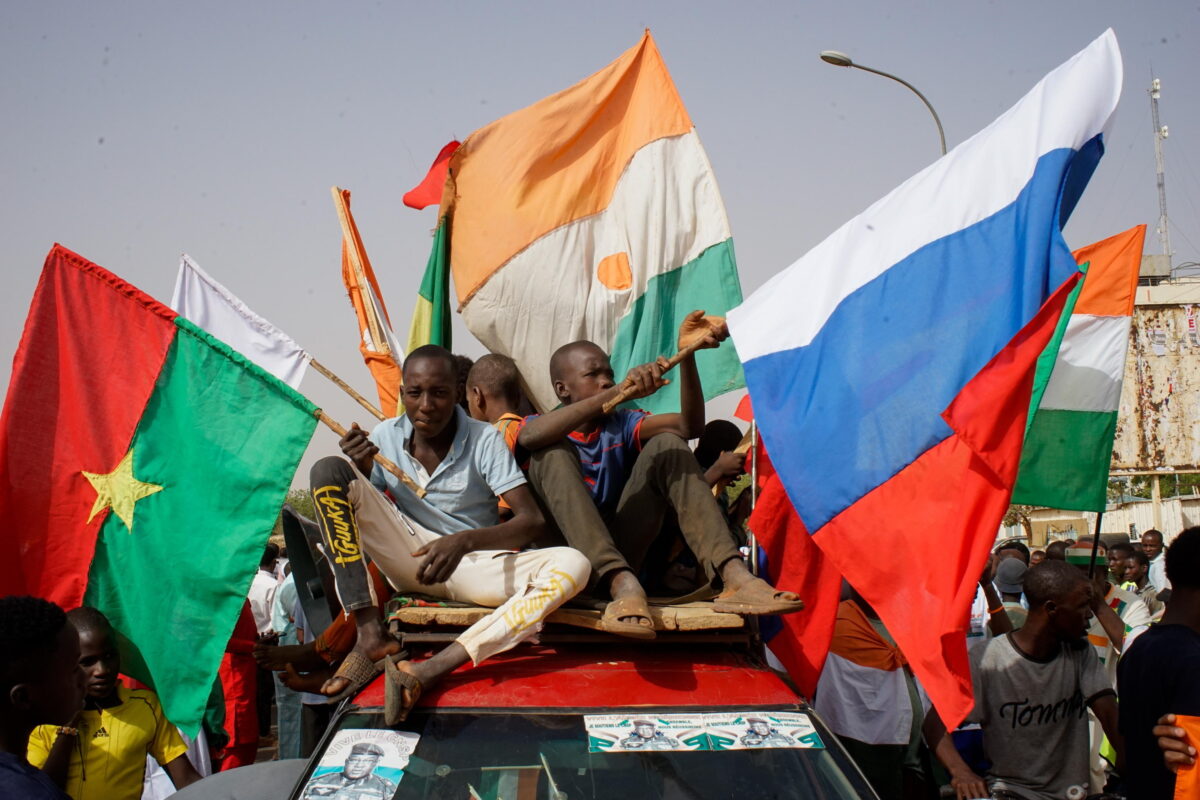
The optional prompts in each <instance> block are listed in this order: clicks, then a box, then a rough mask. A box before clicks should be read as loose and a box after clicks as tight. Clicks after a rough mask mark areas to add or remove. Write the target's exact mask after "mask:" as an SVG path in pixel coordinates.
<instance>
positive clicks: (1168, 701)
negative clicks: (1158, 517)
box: [1117, 528, 1200, 800]
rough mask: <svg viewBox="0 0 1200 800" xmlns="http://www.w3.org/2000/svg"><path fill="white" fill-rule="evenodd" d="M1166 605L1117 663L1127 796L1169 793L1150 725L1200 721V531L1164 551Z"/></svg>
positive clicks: (1149, 798) (1142, 799)
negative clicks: (1183, 718) (1169, 719)
mask: <svg viewBox="0 0 1200 800" xmlns="http://www.w3.org/2000/svg"><path fill="white" fill-rule="evenodd" d="M1166 560H1167V577H1168V578H1169V579H1170V581H1171V586H1172V594H1171V601H1170V602H1169V603H1168V604H1167V610H1166V611H1165V612H1164V613H1163V618H1162V622H1160V623H1159V624H1158V625H1154V626H1152V627H1151V628H1150V629H1149V630H1148V631H1146V632H1145V633H1143V634H1142V635H1141V636H1140V637H1138V639H1137V641H1135V642H1134V643H1133V644H1132V645H1131V646H1130V648H1129V650H1128V652H1126V653H1125V655H1124V656H1123V657H1122V658H1121V661H1120V662H1119V663H1118V664H1117V689H1118V692H1119V694H1120V697H1121V733H1122V734H1123V735H1124V736H1125V743H1126V749H1127V753H1128V754H1127V756H1126V760H1127V762H1128V768H1127V770H1126V772H1127V773H1128V775H1127V777H1126V780H1125V787H1126V789H1127V792H1128V795H1129V796H1130V797H1136V798H1139V800H1157V798H1170V797H1172V796H1173V795H1174V786H1175V776H1174V775H1173V774H1172V773H1171V771H1170V770H1168V769H1167V767H1166V765H1165V764H1164V763H1163V757H1162V751H1161V750H1160V749H1159V746H1158V741H1157V736H1156V735H1155V732H1154V727H1155V725H1156V724H1157V723H1158V721H1159V718H1160V717H1162V716H1163V715H1165V714H1174V715H1176V716H1180V715H1187V716H1191V717H1200V528H1188V529H1187V530H1185V531H1184V532H1183V533H1181V534H1179V536H1177V537H1176V538H1175V541H1174V542H1172V543H1171V546H1170V548H1169V549H1168V550H1167V555H1166Z"/></svg>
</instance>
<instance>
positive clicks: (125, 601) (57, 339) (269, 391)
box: [0, 245, 316, 734]
mask: <svg viewBox="0 0 1200 800" xmlns="http://www.w3.org/2000/svg"><path fill="white" fill-rule="evenodd" d="M315 411H316V408H315V407H314V406H313V405H312V404H311V403H310V402H309V401H307V400H305V399H304V398H303V397H302V396H301V395H299V394H298V393H297V392H296V391H295V390H293V389H292V388H291V387H289V386H288V385H287V384H285V383H283V382H282V381H280V380H278V379H277V378H275V377H274V376H272V375H270V374H269V373H267V372H265V371H264V370H262V369H261V368H259V367H257V366H255V365H254V364H253V363H251V362H250V361H248V360H246V359H245V358H244V357H242V356H241V355H239V354H238V353H236V352H234V351H233V350H231V349H230V348H229V347H228V346H226V345H225V344H223V343H221V342H219V341H218V340H216V339H214V338H213V337H212V336H210V335H208V334H207V333H205V332H204V331H203V330H201V329H200V328H197V327H196V326H195V325H193V324H192V323H190V322H188V321H187V320H186V319H183V318H182V317H179V316H177V315H176V314H175V312H174V311H172V310H171V309H169V308H167V307H166V306H164V305H162V304H161V303H159V302H157V301H156V300H154V299H152V298H150V297H149V296H147V295H146V294H144V293H142V292H141V291H139V290H138V289H136V288H135V287H133V286H130V285H129V284H128V283H126V282H124V281H123V280H121V279H120V278H118V277H116V276H115V275H113V274H112V273H110V272H108V271H107V270H105V269H103V268H102V267H99V266H97V265H95V264H93V263H91V262H89V261H87V260H86V259H84V258H81V257H80V256H78V255H76V254H75V253H72V252H71V251H69V250H67V249H65V248H63V247H61V246H59V245H55V246H54V248H53V249H52V250H51V251H50V254H49V256H48V257H47V258H46V264H45V267H44V268H43V270H42V276H41V280H40V281H39V282H38V286H37V290H36V291H35V293H34V296H33V303H32V305H31V307H30V310H29V317H28V319H27V320H26V322H25V331H24V333H23V335H22V337H21V344H20V346H19V347H18V349H17V354H16V357H15V358H14V359H13V374H12V380H11V382H10V383H9V387H8V397H7V399H6V400H5V403H4V412H3V415H2V416H0V508H3V509H4V516H5V525H4V528H3V531H2V532H0V595H8V594H31V595H37V596H39V597H45V598H48V599H50V600H53V601H55V602H57V603H58V604H59V605H61V606H63V607H64V608H66V609H71V608H75V607H77V606H79V605H81V604H87V605H92V606H96V607H97V608H99V609H100V610H101V611H103V612H104V613H105V614H106V615H107V616H108V618H109V619H110V620H111V621H112V623H113V625H114V627H115V628H116V630H117V632H118V634H119V640H120V642H121V646H122V656H123V665H122V666H123V671H124V672H125V673H126V674H129V675H131V676H133V677H135V678H137V679H138V680H140V681H143V682H145V683H147V684H149V685H151V686H153V687H154V688H155V690H156V691H157V692H158V694H159V696H160V697H161V699H162V702H163V707H164V709H165V710H166V714H167V716H168V718H169V719H170V720H171V721H172V722H173V723H175V724H176V725H179V726H180V727H182V728H183V729H184V730H185V731H187V732H188V733H189V734H194V733H195V731H196V729H197V727H198V726H199V723H200V718H201V715H202V713H203V710H204V705H205V701H206V700H207V698H208V694H209V690H210V689H211V688H212V684H213V680H214V679H215V677H216V674H217V668H218V666H219V664H220V661H221V654H222V652H223V651H224V649H225V643H226V642H227V641H229V637H230V634H231V632H232V631H233V626H234V623H235V621H236V620H237V617H238V613H239V611H240V609H241V607H242V603H243V601H244V599H245V597H246V593H247V592H248V591H249V588H250V582H251V581H252V580H253V577H254V571H255V568H256V567H257V564H258V559H259V558H260V556H261V555H262V549H263V547H264V546H265V545H266V542H267V537H268V536H270V533H271V528H272V526H273V525H274V523H275V519H276V517H277V516H278V515H279V509H280V507H281V506H282V505H283V499H284V495H285V494H286V492H287V488H288V486H289V485H290V483H291V480H292V475H293V474H294V473H295V471H296V466H297V464H298V463H299V461H300V457H301V456H302V455H303V453H304V449H305V447H307V445H308V441H309V439H310V438H311V436H312V432H313V427H314V426H315V424H316V418H315V417H314V413H315Z"/></svg>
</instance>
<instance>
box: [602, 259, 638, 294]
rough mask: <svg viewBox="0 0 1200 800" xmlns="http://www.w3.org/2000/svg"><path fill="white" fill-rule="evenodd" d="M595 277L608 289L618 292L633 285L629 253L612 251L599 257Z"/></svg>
mask: <svg viewBox="0 0 1200 800" xmlns="http://www.w3.org/2000/svg"><path fill="white" fill-rule="evenodd" d="M596 277H597V278H599V279H600V282H601V283H603V284H604V285H605V286H607V287H608V288H609V289H613V290H614V291H618V292H619V291H622V290H624V289H628V288H629V287H630V286H633V270H631V269H630V268H629V255H628V254H626V253H623V252H622V253H613V254H612V255H611V256H605V257H604V258H602V259H600V263H599V264H597V265H596Z"/></svg>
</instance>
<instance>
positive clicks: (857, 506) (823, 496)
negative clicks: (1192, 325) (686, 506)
mask: <svg viewBox="0 0 1200 800" xmlns="http://www.w3.org/2000/svg"><path fill="white" fill-rule="evenodd" d="M1121 77H1122V72H1121V58H1120V52H1119V50H1118V47H1117V40H1116V36H1115V35H1114V34H1113V32H1112V30H1108V31H1106V32H1105V33H1104V34H1103V35H1102V36H1101V37H1100V38H1098V39H1096V40H1095V41H1094V42H1092V44H1091V45H1089V46H1088V47H1087V48H1086V49H1085V50H1083V51H1082V52H1080V53H1079V54H1077V55H1076V56H1075V57H1074V58H1072V59H1071V60H1070V61H1068V62H1066V63H1065V64H1063V65H1062V66H1060V67H1059V68H1058V69H1056V70H1054V71H1053V72H1051V73H1050V74H1049V75H1047V76H1046V77H1045V78H1044V79H1043V80H1042V81H1041V82H1040V83H1039V84H1038V85H1037V86H1035V87H1034V88H1033V90H1032V91H1031V92H1029V94H1027V95H1026V96H1025V97H1024V98H1023V99H1022V100H1021V101H1020V102H1018V103H1017V104H1016V105H1015V106H1013V107H1012V108H1011V109H1009V110H1008V111H1007V112H1006V113H1005V114H1003V115H1002V116H1001V117H1000V118H998V119H997V120H996V121H995V122H993V123H992V124H991V125H990V126H988V127H987V128H985V129H984V130H983V131H981V132H980V133H978V134H976V135H975V136H973V137H972V138H971V139H969V140H967V141H966V142H963V143H962V144H961V145H959V146H958V147H956V148H955V149H954V150H953V151H952V152H951V153H950V154H949V155H947V156H944V157H943V158H941V159H940V160H938V161H936V162H935V163H933V164H932V165H930V166H929V167H928V168H926V169H924V170H923V171H921V172H919V173H918V174H916V175H915V176H913V177H912V178H910V179H909V180H907V181H906V182H905V183H903V184H901V185H900V186H899V187H898V188H897V189H895V190H894V191H892V192H891V193H890V194H888V195H887V196H886V197H884V198H883V199H882V200H880V201H878V202H876V203H875V204H874V205H872V206H871V207H870V208H868V209H867V210H866V211H864V212H863V213H861V214H859V215H858V216H857V217H855V218H854V219H852V220H850V221H849V222H847V223H846V224H845V225H843V226H842V227H841V228H840V229H839V230H837V231H836V232H835V233H833V235H831V236H830V237H829V238H828V239H826V240H825V241H824V242H822V243H821V244H819V245H817V246H816V247H815V248H813V249H812V250H811V251H810V252H809V253H808V254H807V255H805V256H804V257H802V258H801V259H800V260H799V261H797V262H796V263H794V264H793V265H792V266H790V267H788V268H787V269H786V270H784V271H783V272H781V273H780V274H778V275H776V276H775V277H774V278H772V279H771V280H770V281H769V282H768V283H766V284H765V285H764V286H763V287H761V288H760V289H759V290H758V291H757V292H755V293H754V295H753V296H751V297H750V298H749V299H748V300H746V302H744V303H743V304H742V305H740V306H738V307H737V308H735V309H733V310H732V311H731V312H730V313H729V316H728V321H729V328H730V331H731V332H732V335H733V339H734V342H735V344H736V345H737V350H738V353H739V354H740V357H741V359H742V362H743V365H744V367H745V372H746V381H747V385H748V387H749V390H750V395H751V397H752V398H753V403H754V410H755V414H756V416H757V420H758V424H759V428H760V430H761V431H762V435H763V438H764V440H765V442H766V447H767V451H768V452H769V453H770V454H771V459H772V461H773V463H774V466H775V468H776V470H778V473H779V476H780V479H781V481H782V483H783V486H784V488H785V489H786V491H787V495H788V497H789V498H790V499H791V502H792V504H793V505H794V506H795V509H796V510H797V512H798V513H799V516H800V518H801V520H802V521H803V524H804V527H805V528H806V529H807V530H808V531H810V532H812V536H813V541H814V542H815V543H816V544H817V545H818V546H819V547H820V548H821V549H822V551H823V552H824V553H825V554H826V555H827V556H828V557H829V558H830V560H831V561H832V562H833V563H834V565H835V566H836V567H837V568H838V569H839V570H840V571H841V572H842V574H843V575H845V577H846V579H847V580H849V581H850V583H851V584H852V585H853V586H854V587H855V588H856V589H857V590H858V591H859V593H861V594H862V596H863V597H864V598H865V599H866V600H867V601H868V602H869V603H871V604H872V605H873V606H874V607H875V609H876V610H877V611H878V612H879V614H880V616H881V618H882V619H883V621H884V623H885V624H886V625H887V627H888V630H889V631H890V632H891V633H892V635H893V636H894V637H895V639H896V641H897V643H898V644H899V646H900V648H901V649H902V650H903V652H904V653H905V655H906V656H907V657H908V658H909V661H910V663H911V664H912V667H913V669H914V671H915V673H916V674H917V676H918V677H919V678H920V680H921V682H922V684H924V686H925V688H926V690H927V691H928V692H929V695H930V698H931V699H932V701H933V703H934V705H935V706H936V707H937V708H938V710H939V713H940V714H941V715H942V718H943V720H944V721H945V722H946V724H947V725H948V726H953V725H955V724H957V723H958V722H959V721H960V720H961V719H962V718H963V717H964V716H965V715H966V714H967V712H968V711H969V710H970V708H971V703H972V700H971V683H970V677H969V670H968V667H967V653H966V640H965V628H966V624H967V614H968V609H969V606H970V601H971V599H972V597H973V596H974V587H975V582H976V580H977V578H978V576H979V574H980V572H981V571H982V568H983V562H984V560H985V559H986V558H987V552H988V549H989V546H990V544H991V543H992V541H993V540H994V537H995V534H996V531H997V528H998V526H999V522H1000V519H1001V518H1002V516H1003V514H1004V511H1005V509H1006V507H1007V505H1008V499H1009V496H1010V494H1011V491H1012V485H1013V482H1014V480H1015V476H1016V472H1017V465H1018V463H1019V460H1020V451H1021V443H1022V437H1023V434H1024V431H1025V421H1026V417H1027V414H1028V409H1029V398H1030V387H1031V384H1032V379H1033V368H1034V364H1035V361H1036V359H1037V356H1038V354H1039V353H1040V352H1041V350H1042V348H1043V347H1044V346H1045V345H1046V343H1047V341H1048V340H1049V338H1050V335H1051V334H1052V333H1053V329H1054V325H1055V323H1056V322H1057V320H1058V316H1059V314H1060V312H1061V309H1062V303H1063V302H1064V301H1065V299H1066V294H1067V292H1068V291H1069V288H1070V287H1071V286H1072V285H1074V282H1075V281H1076V280H1078V277H1079V273H1078V268H1077V266H1076V263H1075V259H1074V258H1073V257H1072V256H1071V251H1070V249H1069V248H1068V247H1067V244H1066V242H1065V241H1063V238H1062V226H1063V225H1064V224H1065V222H1066V220H1067V218H1068V216H1069V215H1070V213H1071V211H1072V209H1073V208H1074V206H1075V204H1076V202H1077V201H1078V199H1079V196H1080V194H1081V192H1082V191H1083V187H1084V186H1085V185H1086V183H1087V181H1088V178H1089V177H1090V176H1091V174H1092V171H1093V170H1094V169H1095V166H1096V164H1097V162H1098V161H1099V158H1100V156H1101V154H1102V153H1103V150H1104V131H1105V129H1106V127H1107V125H1108V122H1109V120H1110V118H1111V116H1112V114H1113V111H1114V110H1115V109H1116V105H1117V100H1118V98H1119V97H1120V94H1121Z"/></svg>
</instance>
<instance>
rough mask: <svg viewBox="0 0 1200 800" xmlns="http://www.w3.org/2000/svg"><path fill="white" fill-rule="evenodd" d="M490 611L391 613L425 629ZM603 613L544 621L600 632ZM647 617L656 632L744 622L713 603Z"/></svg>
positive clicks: (573, 611) (464, 623) (734, 626)
mask: <svg viewBox="0 0 1200 800" xmlns="http://www.w3.org/2000/svg"><path fill="white" fill-rule="evenodd" d="M492 611H493V609H490V608H436V607H428V606H409V607H407V608H402V609H399V610H398V611H396V612H395V613H394V615H393V616H394V618H395V619H397V620H399V621H400V622H401V623H403V624H404V625H412V626H417V627H424V626H429V625H446V626H452V627H462V628H466V627H469V626H470V625H474V624H475V623H476V622H478V621H479V620H481V619H483V618H484V617H486V616H487V615H488V614H490V613H492ZM601 614H602V612H601V611H599V610H594V609H588V608H568V607H564V608H560V609H558V610H557V611H555V612H554V613H553V614H551V615H550V616H549V617H547V618H546V621H547V622H549V623H552V624H554V623H557V624H560V625H571V626H574V627H576V628H588V629H590V630H600V617H601ZM650 615H651V617H652V618H653V619H654V629H655V630H657V631H718V630H720V631H728V630H741V629H742V628H743V627H744V626H745V620H744V619H742V617H740V616H738V615H737V614H724V613H721V612H718V611H713V609H712V603H681V604H679V605H669V606H667V605H653V604H652V605H651V606H650Z"/></svg>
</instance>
